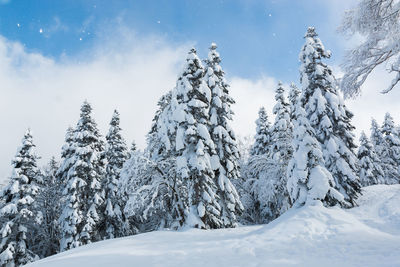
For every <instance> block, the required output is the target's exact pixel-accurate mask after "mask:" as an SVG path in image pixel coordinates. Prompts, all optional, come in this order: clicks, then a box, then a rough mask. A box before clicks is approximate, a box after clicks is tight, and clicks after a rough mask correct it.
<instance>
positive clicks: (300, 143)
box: [287, 103, 344, 206]
mask: <svg viewBox="0 0 400 267" xmlns="http://www.w3.org/2000/svg"><path fill="white" fill-rule="evenodd" d="M294 115H295V118H294V122H293V123H294V132H293V142H292V145H293V149H294V152H293V157H292V158H291V160H290V162H289V166H288V174H287V175H288V182H287V189H288V191H289V195H290V199H291V200H292V202H293V203H294V206H301V205H304V204H306V203H312V202H314V201H316V200H317V201H322V202H323V203H324V204H325V205H327V206H331V205H333V204H335V203H341V202H343V201H344V197H343V195H342V194H340V193H339V192H338V191H337V190H336V189H335V182H334V180H333V177H332V175H331V173H330V172H329V171H328V170H327V169H326V168H325V163H324V158H323V154H322V151H321V147H320V143H319V142H318V140H317V139H316V138H315V133H314V130H313V128H312V127H311V125H310V123H309V120H308V119H307V117H306V113H305V111H304V109H303V107H302V106H301V103H299V104H298V105H296V106H295V109H294Z"/></svg>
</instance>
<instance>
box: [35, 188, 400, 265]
mask: <svg viewBox="0 0 400 267" xmlns="http://www.w3.org/2000/svg"><path fill="white" fill-rule="evenodd" d="M358 203H359V207H356V208H353V209H349V210H343V209H340V208H337V207H333V208H325V207H323V206H322V205H319V204H315V205H307V206H304V207H302V208H299V209H290V210H289V211H288V212H286V213H285V214H283V215H282V216H281V217H279V218H278V219H276V220H275V221H273V222H271V223H270V224H267V225H258V226H247V227H239V228H234V229H219V230H197V229H190V230H186V231H179V232H175V231H157V232H151V233H145V234H139V235H135V236H131V237H126V238H119V239H114V240H108V241H102V242H98V243H94V244H90V245H86V246H82V247H79V248H75V249H71V250H69V251H67V252H64V253H60V254H58V255H56V256H52V257H49V258H46V259H43V260H41V261H38V262H34V263H32V264H30V265H27V266H31V267H34V266H37V267H47V266H49V267H50V266H51V267H53V266H58V267H64V266H74V267H80V266H84V267H89V266H96V267H99V266H120V267H123V266H218V267H221V266H324V267H326V266H399V265H400V254H399V248H400V206H399V203H400V185H375V186H370V187H366V188H363V195H362V196H361V197H360V199H359V200H358Z"/></svg>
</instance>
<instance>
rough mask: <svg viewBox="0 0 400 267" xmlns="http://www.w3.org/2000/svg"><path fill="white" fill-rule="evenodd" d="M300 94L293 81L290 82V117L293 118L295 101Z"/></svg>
mask: <svg viewBox="0 0 400 267" xmlns="http://www.w3.org/2000/svg"><path fill="white" fill-rule="evenodd" d="M300 94H301V91H300V89H299V88H297V86H296V84H295V83H291V84H290V90H289V96H288V99H289V104H290V119H291V120H294V117H295V114H294V110H295V108H296V105H297V102H296V101H298V100H299V96H300Z"/></svg>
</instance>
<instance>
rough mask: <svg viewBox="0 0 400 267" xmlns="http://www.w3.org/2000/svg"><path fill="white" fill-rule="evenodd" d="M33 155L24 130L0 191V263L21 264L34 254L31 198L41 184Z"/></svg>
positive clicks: (36, 219) (35, 194)
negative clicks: (1, 223)
mask: <svg viewBox="0 0 400 267" xmlns="http://www.w3.org/2000/svg"><path fill="white" fill-rule="evenodd" d="M37 159H38V156H37V155H36V152H35V145H34V144H33V139H32V134H31V131H30V130H28V131H27V132H26V133H25V135H24V138H23V139H22V146H21V147H20V148H19V149H18V152H17V154H16V156H15V158H14V160H13V161H12V165H13V172H12V175H11V179H10V181H9V184H8V185H7V186H6V187H5V188H4V189H3V191H2V192H1V199H3V201H4V205H3V207H2V208H1V210H0V216H1V221H3V222H4V223H3V225H2V228H1V233H2V238H1V243H0V263H1V266H6V267H12V266H22V265H25V264H27V263H29V262H32V261H34V260H35V259H37V258H38V257H37V255H35V254H34V252H33V251H32V246H33V242H32V240H33V236H32V233H33V232H34V229H35V228H36V225H37V223H38V218H37V216H38V214H37V212H36V210H35V206H34V202H35V200H36V196H37V194H38V192H39V191H40V187H39V185H40V184H41V181H40V180H41V178H40V177H41V175H40V171H39V169H38V167H37Z"/></svg>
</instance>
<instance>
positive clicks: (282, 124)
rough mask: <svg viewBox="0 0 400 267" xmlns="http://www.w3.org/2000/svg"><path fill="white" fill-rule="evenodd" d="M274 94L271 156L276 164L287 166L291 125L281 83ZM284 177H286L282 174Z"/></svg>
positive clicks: (290, 149)
mask: <svg viewBox="0 0 400 267" xmlns="http://www.w3.org/2000/svg"><path fill="white" fill-rule="evenodd" d="M275 92H276V94H275V100H276V104H275V106H274V109H273V112H274V114H275V122H274V124H273V126H272V130H271V140H272V151H271V156H272V158H273V159H274V160H276V161H277V162H279V163H282V164H283V165H287V162H288V161H289V159H290V157H291V153H292V146H291V141H292V130H293V125H292V123H291V120H290V105H289V103H288V102H287V100H286V97H285V95H284V94H285V89H284V88H283V85H282V83H281V82H279V84H278V87H277V88H276V91H275ZM284 176H286V175H285V174H284Z"/></svg>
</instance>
